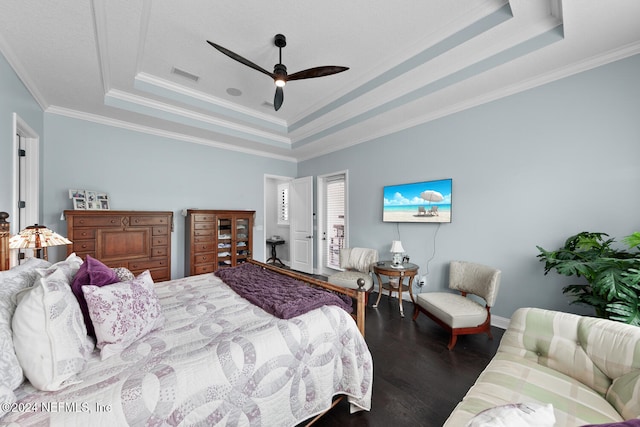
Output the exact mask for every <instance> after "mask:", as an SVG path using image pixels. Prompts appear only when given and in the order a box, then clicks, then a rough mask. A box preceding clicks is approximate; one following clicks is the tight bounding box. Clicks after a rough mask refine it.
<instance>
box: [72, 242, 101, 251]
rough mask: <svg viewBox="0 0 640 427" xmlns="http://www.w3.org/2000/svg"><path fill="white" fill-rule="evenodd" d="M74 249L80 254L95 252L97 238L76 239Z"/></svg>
mask: <svg viewBox="0 0 640 427" xmlns="http://www.w3.org/2000/svg"><path fill="white" fill-rule="evenodd" d="M73 250H74V251H75V252H76V254H78V253H79V252H93V251H95V250H96V241H95V240H74V241H73Z"/></svg>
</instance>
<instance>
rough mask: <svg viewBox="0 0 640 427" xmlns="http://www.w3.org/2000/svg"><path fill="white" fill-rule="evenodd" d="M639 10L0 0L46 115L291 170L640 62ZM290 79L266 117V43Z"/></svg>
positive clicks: (459, 2)
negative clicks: (326, 68) (307, 72)
mask: <svg viewBox="0 0 640 427" xmlns="http://www.w3.org/2000/svg"><path fill="white" fill-rule="evenodd" d="M639 17H640V2H638V1H637V0H608V1H602V0H513V1H508V2H507V1H503V0H485V1H475V2H469V1H468V0H430V1H417V0H415V1H405V2H389V1H379V0H367V1H364V0H362V1H350V2H344V1H334V0H327V1H323V2H311V1H295V2H294V1H291V0H289V1H285V0H274V1H269V2H265V1H260V0H247V1H242V2H237V1H236V2H226V1H211V0H207V1H204V0H189V1H187V2H176V1H169V0H154V1H151V0H136V1H134V0H109V1H107V0H93V1H87V2H79V1H74V0H61V1H55V2H52V1H44V0H39V1H36V0H3V1H2V2H0V51H1V52H2V53H3V54H4V56H5V57H6V58H7V60H8V61H9V63H10V64H11V65H12V67H13V68H14V69H15V71H16V73H17V74H18V75H19V77H20V78H21V79H22V81H23V82H24V84H25V86H26V87H27V88H28V89H29V91H30V92H31V93H32V94H33V96H34V97H35V98H36V100H37V101H38V102H39V104H40V105H41V106H42V108H43V109H44V110H45V111H47V112H51V113H54V114H62V115H67V116H71V117H77V118H81V119H85V120H91V121H96V122H100V123H106V124H110V125H114V126H121V127H125V128H130V129H134V130H139V131H142V132H149V133H153V134H158V135H163V136H167V137H171V138H176V139H180V140H183V141H185V143H199V144H207V145H212V146H216V147H223V148H226V149H232V150H239V151H244V152H249V153H255V154H259V155H265V156H271V157H276V158H282V159H286V160H290V161H300V160H305V159H309V158H313V157H316V156H319V155H322V154H325V153H329V152H331V151H335V150H339V149H342V148H345V147H347V146H350V145H354V144H359V143H362V142H366V141H368V140H371V139H373V138H377V137H380V136H383V135H387V134H389V133H392V132H396V131H399V130H402V129H405V128H408V127H411V126H415V125H417V124H420V123H424V122H427V121H429V120H433V119H436V118H438V117H442V116H444V115H447V114H451V113H454V112H456V111H460V110H463V109H466V108H470V107H473V106H475V105H479V104H482V103H486V102H490V101H492V100H494V99H498V98H500V97H503V96H508V95H510V94H513V93H516V92H519V91H522V90H526V89H529V88H531V87H535V86H537V85H540V84H544V83H547V82H550V81H553V80H556V79H559V78H562V77H565V76H568V75H571V74H574V73H577V72H580V71H584V70H587V69H590V68H593V67H596V66H599V65H603V64H606V63H609V62H612V61H615V60H618V59H621V58H624V57H627V56H631V55H634V54H637V53H640V25H638V18H639ZM278 33H282V34H284V35H285V36H286V37H287V46H286V47H285V48H284V49H283V50H282V57H283V58H282V60H283V63H284V64H285V65H286V66H287V68H288V72H289V73H290V74H291V73H293V72H296V71H300V70H303V69H306V68H310V67H315V66H320V65H341V66H347V67H349V68H350V69H349V70H348V71H346V72H343V73H340V74H336V75H332V76H326V77H322V78H317V79H308V80H299V81H292V82H288V83H287V85H286V87H285V88H284V104H283V106H282V108H281V109H280V110H279V111H274V109H273V105H272V102H273V95H274V91H275V87H274V84H273V81H272V80H271V79H270V78H269V77H268V76H266V75H264V74H262V73H260V72H257V71H255V70H253V69H250V68H248V67H246V66H244V65H242V64H240V63H238V62H236V61H233V60H231V59H230V58H228V57H227V56H225V55H223V54H221V53H220V52H218V51H217V50H215V49H213V48H212V47H211V46H209V45H208V44H207V43H206V40H211V41H213V42H214V43H217V44H219V45H222V46H224V47H225V48H227V49H230V50H232V51H234V52H236V53H238V54H239V55H241V56H243V57H245V58H247V59H249V60H250V61H252V62H254V63H256V64H258V65H259V66H261V67H263V68H265V69H267V70H269V71H271V70H272V69H273V66H274V65H275V64H276V63H277V62H278V49H277V48H276V47H275V46H274V45H273V37H274V35H275V34H278Z"/></svg>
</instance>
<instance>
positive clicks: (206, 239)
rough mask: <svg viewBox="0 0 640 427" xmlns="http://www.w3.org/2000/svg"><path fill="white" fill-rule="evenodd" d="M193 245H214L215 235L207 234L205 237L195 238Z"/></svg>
mask: <svg viewBox="0 0 640 427" xmlns="http://www.w3.org/2000/svg"><path fill="white" fill-rule="evenodd" d="M193 243H195V244H198V243H213V233H211V234H205V235H204V236H195V237H194V238H193Z"/></svg>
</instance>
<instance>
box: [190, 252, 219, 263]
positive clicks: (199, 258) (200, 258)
mask: <svg viewBox="0 0 640 427" xmlns="http://www.w3.org/2000/svg"><path fill="white" fill-rule="evenodd" d="M214 255H215V254H213V253H209V254H206V253H203V254H197V255H194V256H193V263H194V264H204V263H207V262H213V257H214Z"/></svg>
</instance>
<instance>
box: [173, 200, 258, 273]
mask: <svg viewBox="0 0 640 427" xmlns="http://www.w3.org/2000/svg"><path fill="white" fill-rule="evenodd" d="M254 216H255V211H244V210H203V209H189V210H187V216H186V224H185V234H186V236H185V243H184V247H185V257H184V262H185V267H184V272H185V275H188V276H193V275H196V274H203V273H211V272H213V271H216V270H218V269H219V268H224V267H231V266H235V265H238V264H240V263H242V262H244V261H245V260H246V259H248V258H251V251H252V250H253V219H254Z"/></svg>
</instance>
